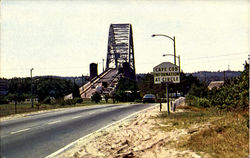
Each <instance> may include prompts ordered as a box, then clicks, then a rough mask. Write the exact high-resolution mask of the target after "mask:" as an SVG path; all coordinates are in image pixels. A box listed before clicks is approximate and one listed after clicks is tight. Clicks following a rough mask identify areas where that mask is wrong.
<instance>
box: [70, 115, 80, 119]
mask: <svg viewBox="0 0 250 158" xmlns="http://www.w3.org/2000/svg"><path fill="white" fill-rule="evenodd" d="M79 117H81V116H75V117H72V119H77V118H79Z"/></svg>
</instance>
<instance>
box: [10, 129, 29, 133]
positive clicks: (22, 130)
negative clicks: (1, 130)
mask: <svg viewBox="0 0 250 158" xmlns="http://www.w3.org/2000/svg"><path fill="white" fill-rule="evenodd" d="M28 130H30V128H26V129H21V130H19V131H15V132H11V133H10V134H16V133H20V132H24V131H28Z"/></svg>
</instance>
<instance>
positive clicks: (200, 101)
mask: <svg viewBox="0 0 250 158" xmlns="http://www.w3.org/2000/svg"><path fill="white" fill-rule="evenodd" d="M196 99H197V106H198V107H204V108H207V107H210V105H211V103H210V101H209V100H208V99H206V98H196Z"/></svg>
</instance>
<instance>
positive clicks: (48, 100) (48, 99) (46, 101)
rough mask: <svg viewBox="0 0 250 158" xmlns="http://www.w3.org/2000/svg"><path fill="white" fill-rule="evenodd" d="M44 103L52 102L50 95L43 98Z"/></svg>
mask: <svg viewBox="0 0 250 158" xmlns="http://www.w3.org/2000/svg"><path fill="white" fill-rule="evenodd" d="M43 103H44V104H50V103H51V99H50V97H46V98H45V99H44V100H43Z"/></svg>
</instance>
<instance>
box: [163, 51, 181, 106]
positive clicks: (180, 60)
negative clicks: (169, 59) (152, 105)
mask: <svg viewBox="0 0 250 158" xmlns="http://www.w3.org/2000/svg"><path fill="white" fill-rule="evenodd" d="M165 56H174V55H173V54H163V57H165ZM176 57H177V58H178V61H179V75H181V59H180V58H181V57H180V55H178V56H175V58H176ZM167 93H168V90H167ZM175 94H176V97H177V91H176V93H175ZM168 99H169V97H168ZM168 106H169V105H168ZM173 110H174V111H175V107H174V108H173Z"/></svg>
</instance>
